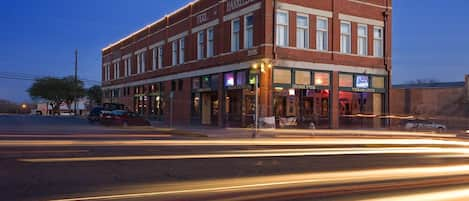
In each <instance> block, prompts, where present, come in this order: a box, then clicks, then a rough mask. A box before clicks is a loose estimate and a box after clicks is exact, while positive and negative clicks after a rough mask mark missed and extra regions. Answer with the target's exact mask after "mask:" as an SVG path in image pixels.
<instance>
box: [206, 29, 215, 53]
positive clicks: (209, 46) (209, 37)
mask: <svg viewBox="0 0 469 201" xmlns="http://www.w3.org/2000/svg"><path fill="white" fill-rule="evenodd" d="M213 34H214V30H213V27H211V28H209V29H207V57H213V55H214V49H213V48H214V42H213V41H214V35H213Z"/></svg>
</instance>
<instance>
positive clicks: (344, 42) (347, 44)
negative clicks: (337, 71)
mask: <svg viewBox="0 0 469 201" xmlns="http://www.w3.org/2000/svg"><path fill="white" fill-rule="evenodd" d="M351 38H352V37H351V26H350V22H341V23H340V52H342V53H347V54H350V53H352V46H351V40H352V39H351Z"/></svg>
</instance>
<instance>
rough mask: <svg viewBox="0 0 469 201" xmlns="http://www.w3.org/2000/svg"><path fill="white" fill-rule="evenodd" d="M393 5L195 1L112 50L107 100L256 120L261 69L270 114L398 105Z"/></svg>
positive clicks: (180, 115)
mask: <svg viewBox="0 0 469 201" xmlns="http://www.w3.org/2000/svg"><path fill="white" fill-rule="evenodd" d="M391 11H392V7H391V0H315V1H304V0H274V1H268V0H198V1H194V2H192V3H190V4H188V5H186V6H184V7H182V8H180V9H179V10H177V11H175V12H173V13H171V14H169V15H166V16H165V17H163V18H161V19H160V20H158V21H156V22H154V23H152V24H150V25H148V26H145V27H144V28H142V29H140V30H138V31H136V32H134V33H132V34H131V35H129V36H127V37H125V38H123V39H121V40H120V41H118V42H116V43H113V44H111V45H109V46H108V47H105V48H103V49H102V62H103V66H102V72H103V73H102V80H103V84H102V85H103V90H104V92H105V98H104V99H105V101H107V102H119V103H123V104H125V105H127V106H128V108H129V109H130V110H133V111H135V112H139V113H141V114H144V115H147V116H149V117H151V118H155V119H158V120H161V121H164V122H166V123H173V124H180V125H214V126H230V127H246V126H250V125H252V124H253V117H254V116H255V113H256V106H255V105H256V104H255V103H256V90H255V89H256V86H254V85H255V84H254V83H256V78H257V77H259V79H258V81H259V85H258V86H259V90H258V91H259V92H258V95H259V98H258V101H259V102H258V103H259V108H258V109H259V114H260V117H272V116H274V117H276V120H277V122H279V124H282V125H287V124H291V125H296V126H305V125H311V123H314V124H315V125H316V127H322V128H338V127H347V126H353V125H354V121H355V120H354V119H353V118H351V116H353V115H356V114H373V115H380V114H383V113H387V111H389V108H388V106H389V104H388V103H389V101H388V100H389V93H388V92H389V87H388V86H390V85H389V80H390V79H389V78H390V76H391V69H392V66H391V24H392V23H391V13H392V12H391ZM361 125H363V122H361ZM366 125H369V126H382V122H376V121H374V122H366Z"/></svg>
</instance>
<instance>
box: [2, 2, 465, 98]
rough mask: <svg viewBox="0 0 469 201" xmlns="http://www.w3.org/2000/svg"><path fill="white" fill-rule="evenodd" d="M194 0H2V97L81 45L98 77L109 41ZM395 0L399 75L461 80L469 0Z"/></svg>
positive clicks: (70, 66)
mask: <svg viewBox="0 0 469 201" xmlns="http://www.w3.org/2000/svg"><path fill="white" fill-rule="evenodd" d="M189 1H190V0H171V1H167V0H79V1H71V0H41V1H37V0H15V1H7V0H2V1H1V4H2V6H1V7H0V47H1V48H0V99H7V100H11V101H15V102H18V103H20V102H29V101H30V97H29V95H28V93H27V92H26V90H27V89H28V88H29V87H30V86H31V84H32V81H31V79H32V78H34V77H40V76H66V75H73V72H74V51H75V49H78V51H79V58H78V75H79V77H80V78H81V79H84V80H86V82H85V83H86V84H87V86H91V85H93V84H99V81H100V79H101V72H100V71H101V67H100V66H101V49H102V48H103V47H105V46H107V45H108V44H110V43H113V42H115V41H117V40H119V39H120V38H123V37H125V36H126V35H128V34H130V33H132V32H134V31H136V30H138V29H140V28H142V27H143V26H145V25H147V24H150V23H152V22H154V21H156V20H157V19H159V18H160V17H162V16H164V15H165V14H168V13H170V12H172V11H174V10H176V9H177V8H179V7H181V6H183V5H185V4H186V3H188V2H189ZM168 2H170V3H168ZM423 2H424V3H423ZM393 4H394V5H393V83H395V84H399V83H405V82H409V81H413V80H416V79H435V80H438V81H462V80H463V79H464V78H463V77H464V74H469V48H468V47H469V37H468V36H469V26H467V24H468V23H467V22H469V14H468V13H467V12H466V10H467V8H469V1H467V0H448V1H441V0H425V1H421V0H394V1H393ZM7 78H21V79H20V80H18V79H7Z"/></svg>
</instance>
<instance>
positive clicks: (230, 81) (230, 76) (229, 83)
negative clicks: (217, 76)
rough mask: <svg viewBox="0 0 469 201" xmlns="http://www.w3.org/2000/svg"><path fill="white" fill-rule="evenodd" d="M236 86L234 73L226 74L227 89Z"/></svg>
mask: <svg viewBox="0 0 469 201" xmlns="http://www.w3.org/2000/svg"><path fill="white" fill-rule="evenodd" d="M234 84H235V79H234V73H225V87H231V86H234Z"/></svg>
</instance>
